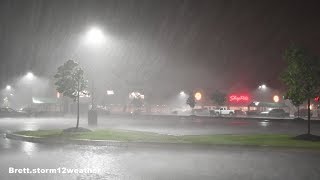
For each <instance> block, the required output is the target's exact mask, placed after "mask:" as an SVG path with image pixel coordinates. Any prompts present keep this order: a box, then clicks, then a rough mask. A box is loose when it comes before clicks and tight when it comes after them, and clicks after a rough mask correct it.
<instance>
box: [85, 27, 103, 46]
mask: <svg viewBox="0 0 320 180" xmlns="http://www.w3.org/2000/svg"><path fill="white" fill-rule="evenodd" d="M105 40H106V38H105V36H104V34H103V32H102V30H101V29H99V28H97V27H93V28H91V29H90V30H89V31H88V32H87V34H86V42H87V43H88V44H89V45H101V44H103V43H105Z"/></svg>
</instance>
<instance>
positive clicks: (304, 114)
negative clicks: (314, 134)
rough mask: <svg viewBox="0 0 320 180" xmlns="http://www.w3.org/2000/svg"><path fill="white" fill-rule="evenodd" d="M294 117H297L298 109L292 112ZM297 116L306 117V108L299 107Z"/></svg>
mask: <svg viewBox="0 0 320 180" xmlns="http://www.w3.org/2000/svg"><path fill="white" fill-rule="evenodd" d="M312 115H313V113H312V111H310V116H312ZM294 116H295V117H298V111H297V112H295V113H294ZM299 116H300V117H308V109H300V110H299Z"/></svg>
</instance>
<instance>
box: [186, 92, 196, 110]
mask: <svg viewBox="0 0 320 180" xmlns="http://www.w3.org/2000/svg"><path fill="white" fill-rule="evenodd" d="M186 104H187V105H189V106H190V107H191V108H192V109H193V108H194V107H195V106H196V99H195V97H194V94H193V93H189V97H188V99H187V102H186Z"/></svg>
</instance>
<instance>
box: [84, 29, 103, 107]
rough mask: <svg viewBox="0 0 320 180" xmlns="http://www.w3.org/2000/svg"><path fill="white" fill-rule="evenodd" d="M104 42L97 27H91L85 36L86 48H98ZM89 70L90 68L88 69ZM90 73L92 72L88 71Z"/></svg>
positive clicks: (92, 91)
mask: <svg viewBox="0 0 320 180" xmlns="http://www.w3.org/2000/svg"><path fill="white" fill-rule="evenodd" d="M105 42H106V38H105V35H104V33H103V31H102V30H101V29H100V28H98V27H91V28H90V29H89V30H88V31H87V32H86V34H85V43H86V45H87V46H88V47H93V48H98V47H102V46H103V45H104V44H105ZM89 69H90V68H89ZM90 71H91V73H93V70H92V69H90ZM94 109H95V103H94V77H93V76H92V90H91V110H94Z"/></svg>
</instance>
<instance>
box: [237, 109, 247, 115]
mask: <svg viewBox="0 0 320 180" xmlns="http://www.w3.org/2000/svg"><path fill="white" fill-rule="evenodd" d="M234 115H236V116H245V115H246V112H244V111H242V110H234Z"/></svg>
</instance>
